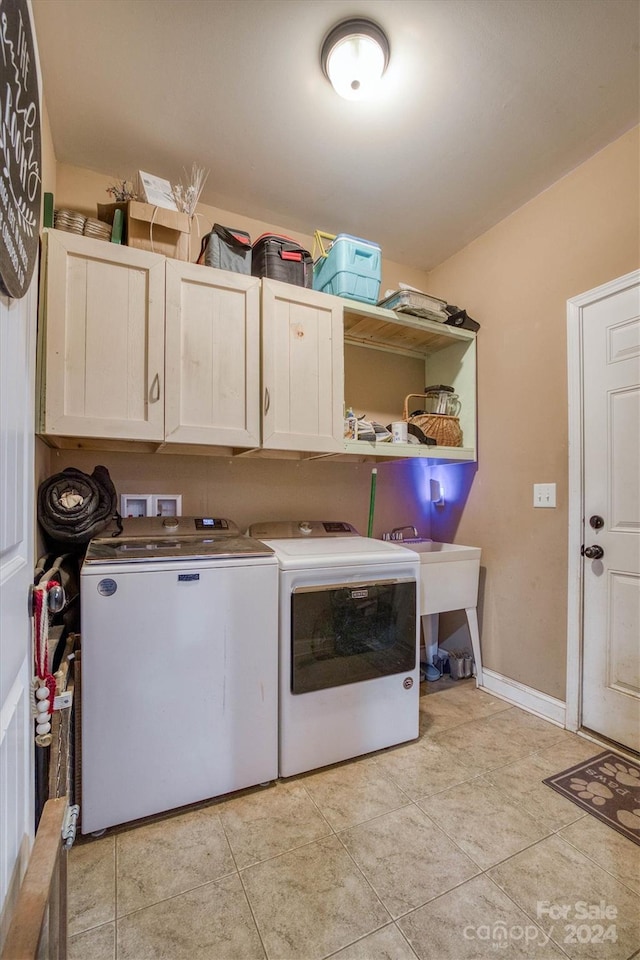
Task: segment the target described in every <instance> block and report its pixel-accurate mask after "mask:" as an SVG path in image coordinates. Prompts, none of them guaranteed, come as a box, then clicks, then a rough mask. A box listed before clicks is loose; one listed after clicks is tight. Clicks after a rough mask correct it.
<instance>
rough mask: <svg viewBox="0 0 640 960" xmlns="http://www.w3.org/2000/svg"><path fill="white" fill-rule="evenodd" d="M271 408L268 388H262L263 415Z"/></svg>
mask: <svg viewBox="0 0 640 960" xmlns="http://www.w3.org/2000/svg"><path fill="white" fill-rule="evenodd" d="M270 406H271V397H270V396H269V388H268V387H265V388H264V415H265V417H266V415H267V414H268V413H269V407H270Z"/></svg>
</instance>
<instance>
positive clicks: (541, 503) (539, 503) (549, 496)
mask: <svg viewBox="0 0 640 960" xmlns="http://www.w3.org/2000/svg"><path fill="white" fill-rule="evenodd" d="M533 505H534V507H555V505H556V485H555V483H534V485H533Z"/></svg>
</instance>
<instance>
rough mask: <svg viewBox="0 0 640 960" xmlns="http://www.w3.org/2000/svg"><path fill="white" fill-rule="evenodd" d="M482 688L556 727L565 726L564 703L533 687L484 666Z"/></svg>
mask: <svg viewBox="0 0 640 960" xmlns="http://www.w3.org/2000/svg"><path fill="white" fill-rule="evenodd" d="M482 689H483V690H486V692H487V693H491V694H492V695H493V696H495V697H499V698H500V699H501V700H506V701H507V703H512V704H513V705H514V707H520V708H521V709H522V710H526V711H527V712H528V713H534V714H535V715H536V716H537V717H542V719H543V720H548V721H549V722H550V723H555V724H556V726H558V727H564V726H565V719H566V711H565V704H564V703H563V701H562V700H557V699H556V698H555V697H550V696H549V694H548V693H542V691H541V690H534V688H533V687H527V686H526V685H525V684H524V683H519V682H518V681H517V680H512V679H511V677H505V676H503V675H502V674H501V673H496V672H495V670H488V669H487V668H486V667H483V668H482Z"/></svg>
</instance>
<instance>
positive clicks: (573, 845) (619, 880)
mask: <svg viewBox="0 0 640 960" xmlns="http://www.w3.org/2000/svg"><path fill="white" fill-rule="evenodd" d="M589 816H591V814H589V813H585V817H589ZM578 819H579V820H582V819H583V817H579V818H578ZM592 819H595V818H592ZM577 822H578V821H577V820H574V821H573V822H572V823H567V824H565V826H567V827H571V826H573V824H574V823H577ZM599 822H602V821H599ZM604 826H607V824H604ZM608 829H609V830H613V827H609V828H608ZM560 830H564V827H560ZM613 832H614V833H616V832H617V831H615V830H614V831H613ZM554 835H555V836H557V837H558V839H559V840H562V841H563V842H564V843H566V844H568V845H569V846H570V847H572V848H573V849H574V850H576V851H577V852H578V853H579V854H581V856H583V857H586V859H587V860H589V861H590V862H591V863H593V864H595V866H596V867H599V868H600V869H601V870H603V871H604V872H605V873H606V874H608V876H610V877H611V878H612V880H615V881H616V882H617V883H619V884H621V885H622V886H623V887H624V888H625V889H626V890H628V891H629V892H630V893H632V894H633V895H634V897H637V898H638V900H639V901H640V893H639V892H638V891H637V890H634V889H633V887H630V886H629V884H628V883H626V881H624V880H622V879H621V878H620V877H619V876H617V875H616V874H615V873H611V871H610V870H608V869H607V868H606V867H603V865H602V864H601V863H599V862H598V861H597V860H594V858H593V857H592V856H591V855H590V854H589V853H585V851H584V850H582V849H581V848H580V847H577V846H576V845H575V843H572V842H571V840H569V839H568V838H567V837H561V836H560V835H559V831H557V832H556V834H554ZM620 836H622V834H620ZM629 842H630V843H633V841H632V840H630V841H629ZM639 856H640V851H639Z"/></svg>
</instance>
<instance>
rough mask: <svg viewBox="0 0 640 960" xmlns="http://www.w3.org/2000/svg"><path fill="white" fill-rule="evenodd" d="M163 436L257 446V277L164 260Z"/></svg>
mask: <svg viewBox="0 0 640 960" xmlns="http://www.w3.org/2000/svg"><path fill="white" fill-rule="evenodd" d="M166 325H167V329H166V403H165V427H166V429H165V434H166V439H167V441H168V442H170V443H193V444H208V445H231V446H241V447H255V446H258V445H259V444H260V280H259V279H258V278H257V277H248V276H245V275H243V274H240V273H230V272H228V271H227V270H214V269H213V268H211V267H204V266H198V265H197V264H190V263H180V262H179V261H177V260H167V269H166Z"/></svg>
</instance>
